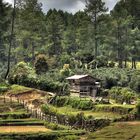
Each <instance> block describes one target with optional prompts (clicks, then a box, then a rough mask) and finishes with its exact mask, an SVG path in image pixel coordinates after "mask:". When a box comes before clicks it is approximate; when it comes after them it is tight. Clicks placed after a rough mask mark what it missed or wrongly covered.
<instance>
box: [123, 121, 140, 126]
mask: <svg viewBox="0 0 140 140" xmlns="http://www.w3.org/2000/svg"><path fill="white" fill-rule="evenodd" d="M122 124H129V125H140V121H134V122H122Z"/></svg>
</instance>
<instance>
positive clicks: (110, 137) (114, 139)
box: [87, 122, 140, 140]
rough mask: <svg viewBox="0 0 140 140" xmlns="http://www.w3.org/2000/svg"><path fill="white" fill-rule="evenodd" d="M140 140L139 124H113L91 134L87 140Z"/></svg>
mask: <svg viewBox="0 0 140 140" xmlns="http://www.w3.org/2000/svg"><path fill="white" fill-rule="evenodd" d="M94 139H95V140H140V122H121V123H113V124H111V125H110V126H108V127H105V128H103V129H101V130H99V131H97V132H94V133H91V134H90V136H88V138H87V140H94Z"/></svg>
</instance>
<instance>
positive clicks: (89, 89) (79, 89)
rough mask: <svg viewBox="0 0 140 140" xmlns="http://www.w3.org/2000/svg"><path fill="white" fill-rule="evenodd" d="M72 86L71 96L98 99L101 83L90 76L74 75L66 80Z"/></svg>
mask: <svg viewBox="0 0 140 140" xmlns="http://www.w3.org/2000/svg"><path fill="white" fill-rule="evenodd" d="M66 79H67V80H68V81H69V84H70V93H71V96H78V97H96V95H97V92H98V89H99V88H100V82H99V80H97V79H96V78H93V77H92V76H90V75H74V76H71V77H68V78H66Z"/></svg>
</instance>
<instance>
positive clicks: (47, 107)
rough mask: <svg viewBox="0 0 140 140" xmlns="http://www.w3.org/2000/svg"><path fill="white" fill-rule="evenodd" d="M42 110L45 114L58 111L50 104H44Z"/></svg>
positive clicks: (52, 113)
mask: <svg viewBox="0 0 140 140" xmlns="http://www.w3.org/2000/svg"><path fill="white" fill-rule="evenodd" d="M41 110H42V111H43V112H44V113H45V114H50V115H55V114H56V113H57V110H56V109H54V108H53V107H51V106H49V105H42V107H41Z"/></svg>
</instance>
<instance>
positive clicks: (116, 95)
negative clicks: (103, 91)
mask: <svg viewBox="0 0 140 140" xmlns="http://www.w3.org/2000/svg"><path fill="white" fill-rule="evenodd" d="M109 95H110V98H111V99H114V100H115V101H116V102H117V103H121V104H122V103H123V102H126V103H127V104H130V103H131V101H132V100H134V99H136V93H135V92H134V91H133V90H131V89H130V88H122V87H113V88H112V89H111V90H110V91H109Z"/></svg>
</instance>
